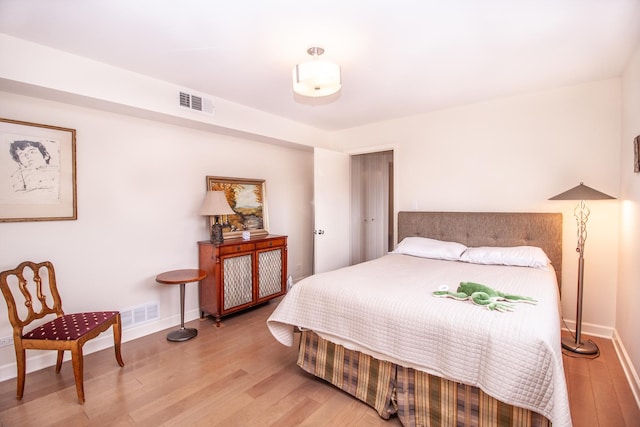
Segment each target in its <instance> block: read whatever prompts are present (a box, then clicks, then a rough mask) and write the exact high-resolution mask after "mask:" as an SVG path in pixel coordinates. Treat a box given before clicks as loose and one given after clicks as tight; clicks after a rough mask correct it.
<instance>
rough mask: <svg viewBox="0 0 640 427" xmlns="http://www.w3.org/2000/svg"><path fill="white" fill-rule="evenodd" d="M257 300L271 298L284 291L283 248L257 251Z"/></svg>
mask: <svg viewBox="0 0 640 427" xmlns="http://www.w3.org/2000/svg"><path fill="white" fill-rule="evenodd" d="M257 255H258V260H257V261H258V301H260V300H262V299H265V298H273V297H275V296H278V295H281V294H283V293H284V291H285V287H284V285H285V279H284V271H283V265H284V263H283V260H284V256H285V251H284V249H283V248H277V249H272V250H265V251H259V252H258V254H257Z"/></svg>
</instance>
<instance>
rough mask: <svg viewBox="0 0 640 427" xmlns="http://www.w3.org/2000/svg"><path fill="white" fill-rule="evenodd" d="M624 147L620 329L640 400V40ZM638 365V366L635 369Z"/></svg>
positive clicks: (627, 94) (630, 68) (627, 99)
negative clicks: (639, 155)
mask: <svg viewBox="0 0 640 427" xmlns="http://www.w3.org/2000/svg"><path fill="white" fill-rule="evenodd" d="M622 94H623V95H622V105H623V108H622V144H621V146H622V150H621V155H620V199H621V200H622V206H621V216H620V250H619V253H620V264H619V272H618V275H619V282H618V298H617V313H616V332H617V338H618V339H619V341H620V343H621V344H622V345H621V347H622V348H621V349H620V351H621V353H623V356H626V360H628V362H629V366H626V368H627V371H628V373H629V374H630V375H632V376H633V375H634V376H635V389H634V392H635V394H636V400H637V401H638V402H640V379H639V378H638V372H639V370H640V334H639V333H638V325H640V309H639V307H640V262H638V260H639V259H640V241H639V240H638V237H639V236H640V174H637V173H634V172H633V163H634V151H633V139H634V138H635V137H636V136H639V135H640V44H638V47H637V48H636V51H635V53H634V55H633V56H632V58H631V60H630V61H629V64H628V65H627V67H626V70H625V72H624V75H623V79H622ZM633 367H635V369H633Z"/></svg>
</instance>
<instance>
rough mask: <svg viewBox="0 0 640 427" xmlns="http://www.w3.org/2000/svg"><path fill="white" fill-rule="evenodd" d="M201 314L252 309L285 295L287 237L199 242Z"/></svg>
mask: <svg viewBox="0 0 640 427" xmlns="http://www.w3.org/2000/svg"><path fill="white" fill-rule="evenodd" d="M198 254H199V262H200V269H201V270H204V271H206V272H207V277H206V279H204V280H201V281H200V288H199V296H200V315H201V317H204V316H205V315H211V316H214V317H215V319H216V324H217V325H219V324H220V318H221V317H223V316H226V315H227V314H231V313H235V312H237V311H240V310H244V309H247V308H249V307H253V306H255V305H258V304H262V303H264V302H267V301H269V300H270V299H272V298H275V297H278V296H280V295H283V294H284V293H285V292H286V289H287V288H286V276H287V236H276V235H266V236H260V237H253V238H251V239H250V240H242V239H227V240H225V241H224V243H221V244H214V243H212V242H210V241H203V242H198Z"/></svg>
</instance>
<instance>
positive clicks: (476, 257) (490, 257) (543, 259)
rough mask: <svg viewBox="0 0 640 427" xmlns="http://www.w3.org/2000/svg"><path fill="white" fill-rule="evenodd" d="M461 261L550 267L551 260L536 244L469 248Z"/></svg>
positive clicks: (541, 267)
mask: <svg viewBox="0 0 640 427" xmlns="http://www.w3.org/2000/svg"><path fill="white" fill-rule="evenodd" d="M460 260H461V261H464V262H471V263H474V264H499V265H515V266H521V267H533V268H540V269H543V270H548V269H549V264H550V263H551V261H550V260H549V257H547V254H545V253H544V251H543V250H542V249H540V248H538V247H536V246H513V247H489V246H482V247H478V248H467V250H466V251H464V253H463V254H462V256H461V257H460Z"/></svg>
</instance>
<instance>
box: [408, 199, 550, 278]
mask: <svg viewBox="0 0 640 427" xmlns="http://www.w3.org/2000/svg"><path fill="white" fill-rule="evenodd" d="M409 236H421V237H429V238H432V239H438V240H445V241H451V242H458V243H462V244H463V245H466V246H538V247H539V248H542V250H544V251H545V253H546V254H547V256H548V257H549V259H550V260H551V263H552V264H553V268H554V269H555V271H556V276H557V278H558V286H560V284H561V278H562V214H561V213H519V212H515V213H511V212H399V213H398V242H400V241H401V240H402V239H404V238H405V237H409Z"/></svg>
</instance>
